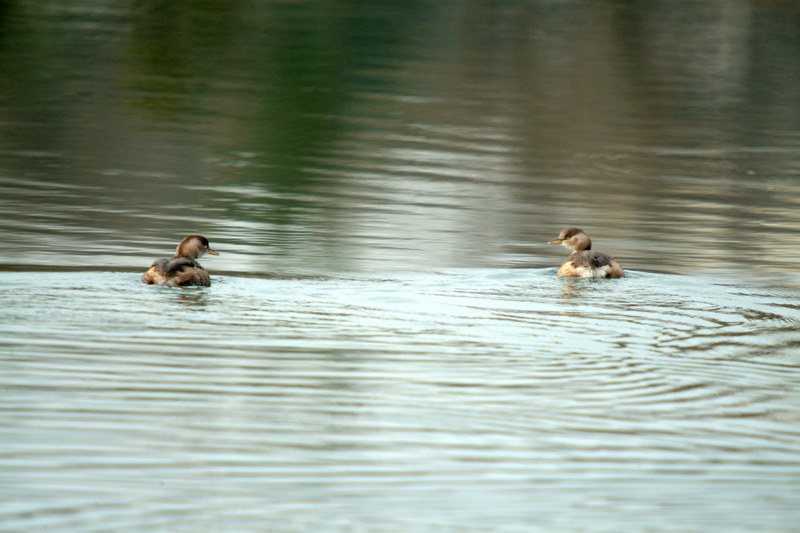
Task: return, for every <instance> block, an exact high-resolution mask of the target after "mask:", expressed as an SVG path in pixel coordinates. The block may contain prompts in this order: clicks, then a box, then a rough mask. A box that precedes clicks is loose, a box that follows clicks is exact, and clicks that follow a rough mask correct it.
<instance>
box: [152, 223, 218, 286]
mask: <svg viewBox="0 0 800 533" xmlns="http://www.w3.org/2000/svg"><path fill="white" fill-rule="evenodd" d="M205 253H208V254H210V255H219V252H215V251H214V250H212V249H211V247H210V246H209V243H208V239H206V238H205V237H203V236H202V235H189V236H188V237H186V238H185V239H183V240H182V241H181V243H180V244H179V245H178V247H177V248H176V249H175V257H163V258H161V259H157V260H156V261H155V262H154V263H153V265H152V266H151V267H150V269H149V270H148V271H147V272H145V273H144V274H143V275H142V283H147V284H148V285H166V286H168V287H185V286H190V285H197V286H201V287H208V286H210V285H211V277H210V276H209V275H208V271H207V270H206V269H205V268H203V267H202V266H200V263H198V262H197V261H195V259H197V258H198V257H200V256H201V255H203V254H205Z"/></svg>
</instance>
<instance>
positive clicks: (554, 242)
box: [547, 239, 564, 244]
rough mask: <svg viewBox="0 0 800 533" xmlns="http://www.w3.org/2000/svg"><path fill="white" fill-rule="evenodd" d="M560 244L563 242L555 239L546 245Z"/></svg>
mask: <svg viewBox="0 0 800 533" xmlns="http://www.w3.org/2000/svg"><path fill="white" fill-rule="evenodd" d="M562 242H564V241H563V240H559V239H556V240H554V241H550V242H548V243H547V244H561V243H562Z"/></svg>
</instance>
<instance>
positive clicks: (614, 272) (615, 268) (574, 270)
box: [549, 228, 625, 278]
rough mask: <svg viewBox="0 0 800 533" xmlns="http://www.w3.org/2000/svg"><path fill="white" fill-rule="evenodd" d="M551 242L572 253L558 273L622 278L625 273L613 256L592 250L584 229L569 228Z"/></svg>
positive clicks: (575, 276) (566, 275)
mask: <svg viewBox="0 0 800 533" xmlns="http://www.w3.org/2000/svg"><path fill="white" fill-rule="evenodd" d="M549 244H560V245H561V246H563V247H565V248H569V249H570V250H572V253H571V254H570V256H569V257H568V258H567V260H566V261H564V264H563V265H561V267H560V268H559V269H558V275H559V276H564V277H573V278H621V277H622V276H624V275H625V272H623V270H622V267H621V266H619V263H617V262H616V261H615V260H614V258H613V257H611V256H610V255H607V254H604V253H603V252H596V251H594V250H592V241H591V240H590V239H589V236H588V235H586V234H585V233H584V232H583V230H581V229H578V228H567V229H565V230H563V231H562V232H561V233H559V234H558V238H557V239H556V240H554V241H550V243H549Z"/></svg>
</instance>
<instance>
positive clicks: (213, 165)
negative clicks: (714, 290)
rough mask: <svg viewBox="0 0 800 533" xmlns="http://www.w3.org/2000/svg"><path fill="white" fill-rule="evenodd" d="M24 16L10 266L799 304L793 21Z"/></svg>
mask: <svg viewBox="0 0 800 533" xmlns="http://www.w3.org/2000/svg"><path fill="white" fill-rule="evenodd" d="M31 9H32V8H30V7H28V6H27V5H24V4H14V7H13V8H10V9H9V13H8V16H7V17H6V20H5V26H4V28H3V29H4V34H3V41H2V43H0V59H1V60H2V61H3V63H4V65H6V66H7V68H8V73H9V74H8V75H7V76H6V77H4V78H3V85H2V86H1V87H0V89H1V90H2V91H3V94H4V98H3V99H2V100H0V112H1V113H3V120H2V121H0V128H2V130H3V133H4V135H3V136H4V138H5V139H6V142H4V144H3V146H2V147H1V148H0V190H2V194H1V195H0V212H2V219H1V220H0V229H2V231H0V245H1V246H0V264H3V265H6V266H8V265H14V264H16V265H23V266H26V265H45V266H46V265H53V264H56V265H76V266H84V267H97V268H102V267H113V268H117V269H129V268H140V266H141V265H143V264H147V262H148V261H149V259H150V258H151V257H158V256H160V255H162V254H163V252H164V250H166V249H170V248H171V247H172V246H173V244H172V243H173V242H176V241H177V240H178V239H180V238H181V237H182V236H184V235H185V234H187V233H189V232H198V233H203V234H208V236H209V237H210V238H211V239H212V240H213V241H214V242H219V243H220V244H222V243H227V250H226V251H227V253H226V254H224V255H223V256H221V257H220V258H219V260H218V261H216V268H217V270H218V271H223V272H236V273H259V274H263V273H266V272H281V273H299V272H307V273H312V274H323V275H324V274H327V273H329V272H331V271H332V270H334V271H336V270H338V271H342V270H355V271H374V270H376V269H378V270H381V271H387V270H388V271H395V270H397V269H398V268H401V269H405V268H412V269H425V268H441V267H452V266H488V267H504V266H510V265H528V266H551V265H554V264H557V261H558V260H559V255H558V252H556V251H555V250H550V249H544V248H540V247H538V246H535V245H536V244H538V243H542V242H544V241H546V240H549V239H550V238H552V235H553V233H554V232H557V231H558V230H559V229H560V228H561V227H563V226H566V225H579V226H582V227H585V228H586V229H587V230H589V231H590V233H591V234H592V235H596V236H597V238H601V239H602V240H603V241H604V248H605V249H606V250H608V251H609V252H610V253H612V254H614V255H615V256H617V257H619V258H620V259H621V260H623V264H625V265H627V266H629V267H632V268H637V269H643V270H648V271H668V272H686V273H702V272H708V273H718V274H726V275H732V274H733V275H739V276H743V277H745V278H748V277H749V278H758V279H762V280H763V279H768V280H771V281H773V282H778V283H790V284H797V278H796V274H795V268H794V264H795V263H796V261H797V254H795V253H793V252H792V250H793V249H795V248H797V244H798V243H797V238H796V234H797V233H798V231H797V230H798V229H800V221H799V220H798V213H799V212H800V210H798V205H797V198H800V194H798V193H800V190H798V183H799V182H798V165H797V157H796V155H797V153H798V148H800V147H799V146H798V142H799V141H800V138H798V135H797V129H796V120H795V117H796V116H797V115H798V105H800V104H798V100H797V98H796V94H798V92H799V91H800V87H798V83H800V81H799V80H798V78H797V77H796V76H792V75H790V73H793V72H800V65H799V64H798V62H800V60H799V59H798V58H800V37H798V35H797V32H796V31H795V30H796V28H797V27H798V26H799V25H800V20H798V17H800V14H799V13H798V12H797V11H796V10H793V9H791V8H790V6H789V5H788V4H781V3H769V4H751V3H741V2H723V3H720V2H702V1H700V2H695V1H693V2H688V1H687V2H673V3H670V4H669V5H667V4H665V5H658V6H643V5H642V6H639V5H628V4H621V5H614V4H597V5H595V4H583V3H579V2H576V3H566V4H559V5H555V4H552V3H545V2H543V3H530V2H519V3H515V2H511V3H506V4H503V5H502V6H500V5H497V4H494V3H480V2H479V3H472V4H469V5H463V4H461V3H455V4H452V5H449V4H441V5H440V4H420V3H414V2H412V3H410V4H407V5H406V4H404V5H403V6H394V5H392V6H389V5H381V4H380V3H379V4H370V5H355V4H354V5H349V6H342V5H337V6H333V5H328V4H327V3H321V2H305V3H301V4H295V3H281V2H274V3H273V2H267V3H248V2H245V3H236V4H230V3H227V2H223V3H217V2H203V3H200V4H188V5H183V4H180V5H174V6H173V5H168V4H162V3H151V2H145V3H144V4H143V5H142V6H140V9H138V10H135V11H130V8H129V7H128V5H127V4H126V3H119V2H118V3H114V2H112V3H111V4H103V6H100V5H99V4H96V3H93V2H86V3H82V4H81V5H80V6H73V5H72V4H70V5H69V6H67V5H66V3H62V2H55V1H54V2H49V3H48V4H47V5H46V7H41V6H37V7H36V9H35V13H34V12H33V11H30V10H31Z"/></svg>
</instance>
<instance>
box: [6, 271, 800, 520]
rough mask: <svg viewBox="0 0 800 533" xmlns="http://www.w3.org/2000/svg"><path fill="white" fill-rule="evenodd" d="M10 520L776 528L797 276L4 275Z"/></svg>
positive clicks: (797, 355)
mask: <svg viewBox="0 0 800 533" xmlns="http://www.w3.org/2000/svg"><path fill="white" fill-rule="evenodd" d="M0 287H1V288H2V291H0V309H2V311H0V318H2V320H0V324H1V325H0V338H2V344H3V345H4V350H3V354H4V355H3V356H2V358H3V369H4V370H3V373H2V377H0V381H1V382H2V383H0V387H2V390H3V391H4V393H3V404H4V411H5V414H4V424H3V430H2V435H0V438H2V441H3V442H2V446H0V450H2V452H0V460H2V463H3V465H4V476H3V477H4V483H3V484H2V486H3V489H2V491H3V500H4V501H5V502H6V504H5V506H4V507H3V508H4V510H3V522H4V523H5V524H6V525H7V526H8V527H9V528H10V530H24V531H31V530H46V529H57V530H70V531H84V530H85V531H89V530H95V529H96V528H94V527H93V526H92V525H93V524H95V525H96V524H97V523H102V524H104V527H106V528H108V529H110V530H114V531H141V530H144V529H147V530H150V531H152V530H159V531H174V530H183V529H187V527H188V526H187V516H191V520H189V521H190V522H191V527H190V528H189V529H193V530H196V529H198V528H199V529H203V530H208V529H212V530H219V531H241V530H251V529H259V530H263V529H265V528H266V529H269V530H271V531H272V530H275V531H309V530H333V531H352V530H354V529H365V530H374V531H398V530H403V531H409V530H410V531H417V530H422V531H434V530H439V531H441V530H455V529H458V528H459V526H461V525H464V529H466V530H472V531H485V530H498V529H499V530H511V531H515V530H523V529H529V528H534V529H535V528H544V529H548V530H552V529H556V530H570V531H585V530H592V529H597V527H596V525H597V524H598V523H602V524H606V526H604V527H602V528H600V529H603V530H606V529H607V530H612V529H613V530H619V529H627V530H636V531H644V530H648V531H650V530H652V531H685V530H686V529H687V527H688V528H689V529H692V527H693V526H695V525H702V524H706V523H708V524H711V523H713V524H715V525H714V526H713V527H714V528H719V529H724V530H726V531H752V530H754V529H759V530H766V531H791V530H793V529H794V528H795V525H796V518H797V511H796V502H797V499H798V496H800V494H798V490H797V489H798V485H797V483H796V481H797V479H798V476H800V462H798V461H797V446H798V442H800V432H798V429H797V428H798V425H797V424H798V421H799V420H798V414H799V412H798V405H800V396H799V395H798V391H800V373H798V363H799V362H800V351H798V344H797V339H798V337H797V333H796V332H797V328H798V323H799V322H800V311H798V308H797V305H796V304H795V302H796V300H797V294H795V293H789V292H781V291H765V290H762V289H755V288H752V287H745V286H728V287H726V286H718V285H711V284H706V283H705V282H702V281H693V280H691V279H690V278H687V277H678V276H665V275H656V274H643V273H638V272H632V273H631V275H630V276H628V277H627V278H623V279H620V280H561V279H558V278H556V277H554V276H553V271H552V269H544V270H533V271H523V270H481V271H475V270H471V271H459V272H449V273H442V274H414V275H406V276H401V277H395V278H391V279H389V278H387V279H372V278H352V279H341V278H327V279H323V278H320V279H256V278H250V279H248V278H239V277H217V278H215V284H214V285H213V286H212V287H210V288H196V289H188V290H183V289H174V288H162V287H152V286H144V285H141V284H138V283H137V277H136V276H135V275H133V274H125V273H120V274H109V273H69V274H66V273H4V274H2V276H0Z"/></svg>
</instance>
